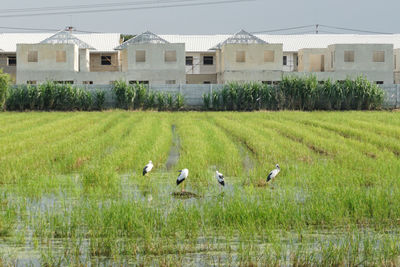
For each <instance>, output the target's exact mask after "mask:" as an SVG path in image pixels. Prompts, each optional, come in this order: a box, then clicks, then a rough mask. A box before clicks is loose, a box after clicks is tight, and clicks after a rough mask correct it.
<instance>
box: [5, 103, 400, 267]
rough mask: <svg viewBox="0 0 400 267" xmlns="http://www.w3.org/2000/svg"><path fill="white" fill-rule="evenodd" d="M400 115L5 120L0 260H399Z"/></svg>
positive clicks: (30, 116) (34, 116) (10, 116)
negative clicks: (181, 173)
mask: <svg viewBox="0 0 400 267" xmlns="http://www.w3.org/2000/svg"><path fill="white" fill-rule="evenodd" d="M398 114H399V113H389V112H366V113H364V112H342V113H327V112H321V113H301V112H260V113H153V112H134V113H131V112H119V111H118V112H117V111H114V112H103V113H3V114H0V123H1V125H2V126H1V128H0V152H1V154H0V266H2V265H4V266H27V265H28V266H43V265H50V266H57V265H64V266H69V265H88V266H98V265H102V266H109V265H115V266H116V265H157V266H177V265H178V266H179V265H182V266H237V265H243V266H265V265H283V266H288V265H368V266H369V265H398V264H400V233H399V232H400V194H399V193H400V192H399V191H400V179H399V178H400V159H399V155H400V142H398V140H400V139H399V138H400V116H399V115H398ZM149 160H152V161H153V163H154V165H155V166H154V169H153V170H152V171H151V172H150V173H149V175H148V176H145V177H144V176H142V173H141V172H142V169H143V166H144V165H145V164H146V163H147V162H148V161H149ZM276 163H279V165H280V166H281V168H282V171H281V173H280V174H279V175H278V176H277V178H276V180H275V181H273V183H272V184H267V183H266V182H265V179H266V176H267V175H268V173H269V171H270V170H272V169H273V168H274V166H275V164H276ZM182 168H188V169H189V177H188V178H187V179H186V181H185V189H186V191H187V192H190V193H192V194H193V195H189V197H180V196H179V195H178V194H177V193H179V192H180V187H177V186H176V178H177V176H178V172H177V171H178V170H180V169H182ZM215 170H219V171H220V172H222V173H223V174H224V175H225V183H226V185H225V187H221V186H220V185H219V184H218V183H217V181H216V179H215V177H214V173H215Z"/></svg>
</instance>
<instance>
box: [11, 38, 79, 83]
mask: <svg viewBox="0 0 400 267" xmlns="http://www.w3.org/2000/svg"><path fill="white" fill-rule="evenodd" d="M29 51H37V62H28V54H29ZM58 51H65V56H66V58H65V59H66V60H65V62H57V61H56V53H57V52H58ZM77 71H79V49H78V46H76V45H74V44H17V83H18V84H25V83H26V82H27V81H41V79H40V77H43V76H44V77H45V78H46V79H52V80H58V79H56V78H54V77H53V76H52V75H51V74H50V73H59V75H58V76H59V77H61V78H62V79H61V80H63V81H65V80H69V79H70V78H71V77H72V76H71V75H70V73H74V72H77ZM64 74H65V77H64Z"/></svg>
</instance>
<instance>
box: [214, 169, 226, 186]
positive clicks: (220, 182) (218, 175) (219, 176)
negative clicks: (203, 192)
mask: <svg viewBox="0 0 400 267" xmlns="http://www.w3.org/2000/svg"><path fill="white" fill-rule="evenodd" d="M215 178H217V181H218V183H219V184H220V185H222V186H225V181H224V176H223V175H222V173H220V172H219V171H215Z"/></svg>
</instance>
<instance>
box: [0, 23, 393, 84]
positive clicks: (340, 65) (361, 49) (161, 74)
mask: <svg viewBox="0 0 400 267" xmlns="http://www.w3.org/2000/svg"><path fill="white" fill-rule="evenodd" d="M0 68H2V69H3V71H4V72H5V73H9V74H10V75H11V78H12V80H13V81H14V82H15V83H16V84H39V83H42V82H45V81H47V80H52V81H55V82H59V83H70V84H110V83H113V82H114V81H117V80H125V81H127V82H129V83H144V84H150V85H151V84H154V85H160V84H183V83H188V84H216V83H219V84H224V83H228V82H233V81H235V82H245V81H257V82H263V83H275V82H279V81H281V80H282V77H283V76H284V75H296V76H306V75H315V76H316V77H317V79H318V80H320V81H324V80H327V79H331V80H345V79H346V78H355V77H357V76H360V75H362V76H365V77H366V78H367V79H369V80H370V81H372V82H375V83H377V84H391V83H400V35H396V34H393V35H317V34H314V35H296V36H287V35H253V34H251V33H248V32H246V31H243V30H242V31H240V32H238V33H236V34H234V35H231V36H229V35H202V36H198V35H160V36H158V35H155V34H153V33H151V32H144V33H142V34H140V35H138V36H136V37H134V38H132V39H129V40H128V41H126V42H122V41H121V38H120V34H117V33H115V34H74V33H73V32H72V29H67V30H64V31H60V32H58V33H56V34H53V35H52V34H0Z"/></svg>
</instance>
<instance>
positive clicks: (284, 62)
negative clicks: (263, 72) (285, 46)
mask: <svg viewBox="0 0 400 267" xmlns="http://www.w3.org/2000/svg"><path fill="white" fill-rule="evenodd" d="M283 65H284V66H286V65H287V56H283Z"/></svg>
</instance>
